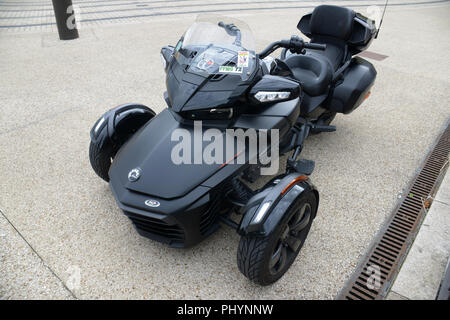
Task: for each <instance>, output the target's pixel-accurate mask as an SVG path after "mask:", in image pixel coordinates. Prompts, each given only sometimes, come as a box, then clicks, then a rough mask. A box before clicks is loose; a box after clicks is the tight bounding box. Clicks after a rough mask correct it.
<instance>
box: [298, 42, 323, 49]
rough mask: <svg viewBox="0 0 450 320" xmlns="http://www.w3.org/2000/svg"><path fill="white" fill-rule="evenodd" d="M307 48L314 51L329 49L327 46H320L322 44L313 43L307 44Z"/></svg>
mask: <svg viewBox="0 0 450 320" xmlns="http://www.w3.org/2000/svg"><path fill="white" fill-rule="evenodd" d="M304 47H305V48H307V49H313V50H322V51H323V50H325V49H326V48H327V45H326V44H320V43H311V42H305V46H304Z"/></svg>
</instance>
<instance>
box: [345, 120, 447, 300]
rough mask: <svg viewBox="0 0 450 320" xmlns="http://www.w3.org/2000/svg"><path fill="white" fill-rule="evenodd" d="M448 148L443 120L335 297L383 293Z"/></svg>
mask: <svg viewBox="0 0 450 320" xmlns="http://www.w3.org/2000/svg"><path fill="white" fill-rule="evenodd" d="M449 151H450V124H447V128H446V129H445V131H444V132H443V133H442V134H441V135H440V137H439V138H438V140H437V142H436V143H435V145H434V147H433V148H432V149H431V151H430V152H429V154H428V155H427V157H426V159H425V161H424V163H423V164H422V167H421V169H420V170H419V171H418V174H417V175H416V176H415V177H414V179H413V180H412V182H411V184H410V185H409V188H408V189H407V190H408V191H407V192H406V194H404V195H403V197H402V199H401V200H400V201H399V204H398V205H397V206H396V208H395V209H394V211H393V213H392V215H391V217H390V218H389V220H388V221H387V222H386V223H385V226H384V228H382V229H381V231H380V232H379V233H378V235H377V236H376V237H375V240H374V241H373V243H372V246H371V248H370V250H369V251H368V253H367V254H366V256H365V257H364V259H363V260H362V262H361V263H360V264H359V266H358V267H357V269H356V270H355V272H354V273H353V275H352V277H351V278H350V280H349V281H348V282H347V284H346V285H345V287H344V288H343V289H342V290H341V292H340V293H339V295H338V296H337V299H340V300H378V299H382V298H384V297H385V295H386V294H387V291H388V290H389V288H390V286H391V285H392V282H393V280H394V279H395V276H396V275H397V272H398V270H399V267H400V266H401V264H402V263H403V260H404V259H405V256H406V253H407V251H408V250H409V247H410V245H411V244H412V241H413V240H414V238H415V234H416V233H417V231H418V227H419V226H420V224H421V222H422V219H423V218H424V216H425V213H426V209H427V208H428V207H429V205H430V204H431V200H432V198H431V196H432V195H433V194H434V193H435V191H436V190H435V187H436V186H437V185H438V184H439V182H440V180H441V179H442V178H443V173H444V172H445V170H446V168H447V167H448V156H449Z"/></svg>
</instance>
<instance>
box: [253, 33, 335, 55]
mask: <svg viewBox="0 0 450 320" xmlns="http://www.w3.org/2000/svg"><path fill="white" fill-rule="evenodd" d="M279 48H286V49H289V50H290V51H291V52H292V53H300V54H303V53H305V52H304V49H305V48H306V49H312V50H325V49H326V48H327V46H326V45H325V44H320V43H310V42H304V41H303V39H302V38H300V37H299V36H295V35H294V36H292V37H291V38H290V39H286V40H281V41H275V42H273V43H271V44H270V45H269V46H268V47H267V48H265V49H264V50H263V51H261V52H260V53H259V57H260V58H261V59H264V58H265V57H267V56H268V55H269V54H271V53H272V52H274V51H275V50H277V49H279Z"/></svg>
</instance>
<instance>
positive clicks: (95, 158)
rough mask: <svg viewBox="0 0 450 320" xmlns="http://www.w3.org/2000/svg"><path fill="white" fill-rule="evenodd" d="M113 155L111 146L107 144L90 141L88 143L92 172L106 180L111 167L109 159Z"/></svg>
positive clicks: (107, 180)
mask: <svg viewBox="0 0 450 320" xmlns="http://www.w3.org/2000/svg"><path fill="white" fill-rule="evenodd" d="M113 157H114V152H113V148H112V147H111V146H109V145H108V144H103V146H100V145H99V144H97V143H94V142H92V141H91V144H90V145H89V161H90V162H91V166H92V169H94V172H95V173H96V174H97V175H98V176H99V177H100V178H102V179H103V180H105V181H106V182H109V175H108V171H109V167H111V159H112V158H113Z"/></svg>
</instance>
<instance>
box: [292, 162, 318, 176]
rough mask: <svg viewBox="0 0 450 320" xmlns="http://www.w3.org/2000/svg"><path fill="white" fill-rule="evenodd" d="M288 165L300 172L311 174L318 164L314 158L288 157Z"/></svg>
mask: <svg viewBox="0 0 450 320" xmlns="http://www.w3.org/2000/svg"><path fill="white" fill-rule="evenodd" d="M288 166H289V167H290V168H291V169H293V170H295V171H296V172H298V173H302V174H306V175H307V176H309V175H310V174H311V173H312V172H313V171H314V168H315V166H316V164H315V163H314V161H312V160H306V159H300V160H296V161H292V160H290V159H288Z"/></svg>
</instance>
